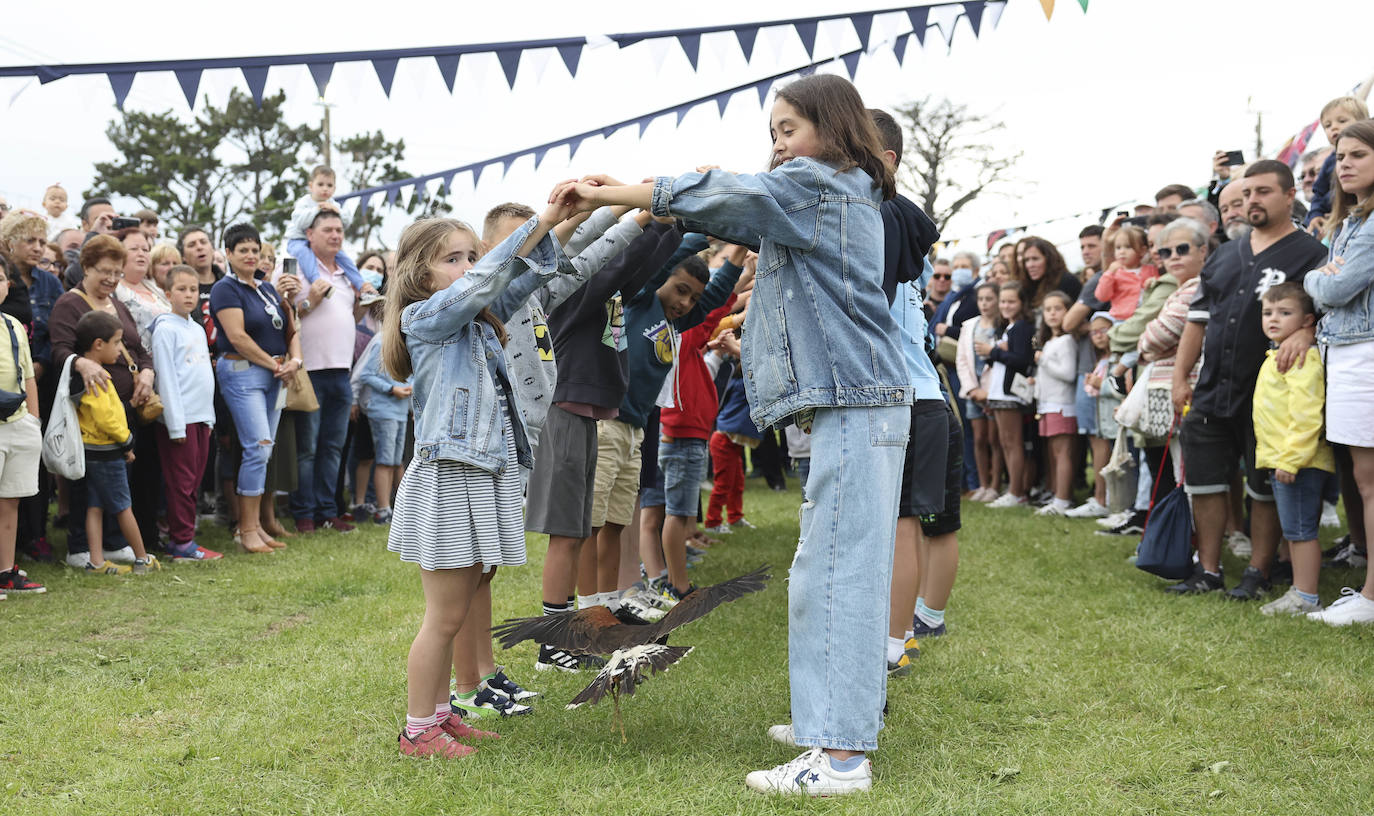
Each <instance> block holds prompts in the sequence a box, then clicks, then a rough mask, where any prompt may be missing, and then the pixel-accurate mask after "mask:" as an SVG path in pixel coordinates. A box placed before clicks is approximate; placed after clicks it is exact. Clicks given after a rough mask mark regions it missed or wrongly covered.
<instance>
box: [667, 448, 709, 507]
mask: <svg viewBox="0 0 1374 816" xmlns="http://www.w3.org/2000/svg"><path fill="white" fill-rule="evenodd" d="M658 466H659V469H661V470H662V471H663V498H664V504H665V506H666V508H667V509H666V511H665V512H667V514H668V515H670V516H692V517H696V514H697V507H698V506H699V505H700V504H701V480H702V479H705V478H706V440H705V439H674V440H672V441H670V442H660V443H659V446H658Z"/></svg>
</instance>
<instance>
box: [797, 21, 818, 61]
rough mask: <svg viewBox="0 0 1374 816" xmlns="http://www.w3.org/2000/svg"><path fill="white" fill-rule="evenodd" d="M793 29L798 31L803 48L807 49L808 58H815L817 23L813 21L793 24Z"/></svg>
mask: <svg viewBox="0 0 1374 816" xmlns="http://www.w3.org/2000/svg"><path fill="white" fill-rule="evenodd" d="M792 28H793V29H795V30H796V32H797V36H798V37H801V41H802V47H803V48H805V49H806V55H807V56H808V57H811V56H815V51H816V22H815V21H814V20H811V21H808V22H804V23H793V24H792Z"/></svg>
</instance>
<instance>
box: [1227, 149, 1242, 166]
mask: <svg viewBox="0 0 1374 816" xmlns="http://www.w3.org/2000/svg"><path fill="white" fill-rule="evenodd" d="M1226 164H1227V166H1229V167H1235V166H1236V165H1238V164H1245V154H1244V153H1242V152H1240V151H1239V150H1228V151H1226Z"/></svg>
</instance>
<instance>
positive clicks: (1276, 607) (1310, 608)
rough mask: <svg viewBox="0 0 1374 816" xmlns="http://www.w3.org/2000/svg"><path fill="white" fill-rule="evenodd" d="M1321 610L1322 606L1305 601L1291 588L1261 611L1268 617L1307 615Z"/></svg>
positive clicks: (1262, 607)
mask: <svg viewBox="0 0 1374 816" xmlns="http://www.w3.org/2000/svg"><path fill="white" fill-rule="evenodd" d="M1321 608H1322V605H1321V604H1319V603H1308V602H1307V601H1304V600H1303V599H1302V598H1301V597H1300V596H1299V595H1298V591H1297V590H1296V589H1292V588H1290V589H1289V590H1288V591H1287V592H1285V593H1283V595H1282V597H1280V598H1279V599H1278V600H1277V601H1270V602H1269V603H1267V604H1265V605H1264V606H1261V607H1260V611H1261V612H1263V613H1264V614H1266V615H1306V614H1307V613H1308V612H1320V611H1321Z"/></svg>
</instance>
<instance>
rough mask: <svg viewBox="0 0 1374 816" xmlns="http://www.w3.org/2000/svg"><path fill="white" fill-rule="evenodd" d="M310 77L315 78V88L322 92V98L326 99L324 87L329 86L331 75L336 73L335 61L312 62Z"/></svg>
mask: <svg viewBox="0 0 1374 816" xmlns="http://www.w3.org/2000/svg"><path fill="white" fill-rule="evenodd" d="M306 67H308V68H309V69H310V77H311V78H312V79H314V80H315V90H317V91H319V92H320V98H321V99H324V89H325V88H328V87H329V77H331V76H332V75H333V74H334V63H332V62H312V63H310V64H309V65H308V66H306Z"/></svg>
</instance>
